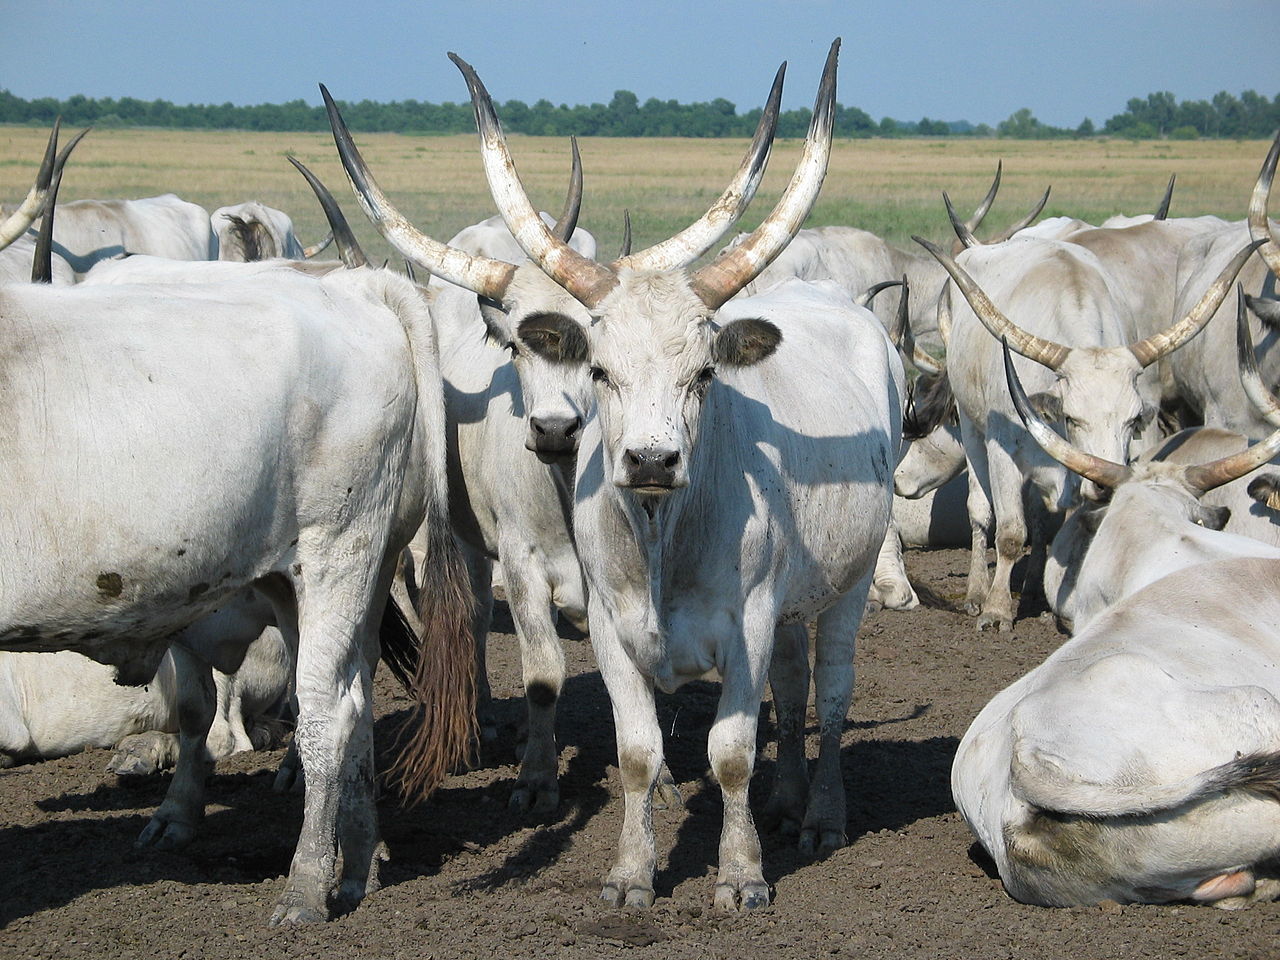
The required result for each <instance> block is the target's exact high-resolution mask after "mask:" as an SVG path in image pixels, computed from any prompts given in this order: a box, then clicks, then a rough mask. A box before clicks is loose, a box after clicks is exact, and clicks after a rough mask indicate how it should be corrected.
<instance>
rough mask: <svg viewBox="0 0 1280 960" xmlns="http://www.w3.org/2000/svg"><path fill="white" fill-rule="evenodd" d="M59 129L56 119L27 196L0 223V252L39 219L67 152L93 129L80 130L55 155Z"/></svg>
mask: <svg viewBox="0 0 1280 960" xmlns="http://www.w3.org/2000/svg"><path fill="white" fill-rule="evenodd" d="M61 129H62V118H61V117H58V118H57V119H56V120H54V121H53V129H52V130H51V131H50V132H49V142H48V144H47V145H46V146H45V148H44V157H43V159H42V160H41V161H40V170H39V172H38V173H37V174H36V181H35V184H34V185H33V186H32V187H31V189H30V190H28V191H27V196H26V198H25V199H24V200H23V201H22V203H21V204H20V205H19V206H18V209H17V210H15V211H14V212H13V213H12V214H10V215H9V217H8V218H7V219H6V220H5V221H4V223H0V250H3V249H4V248H5V247H7V246H8V245H9V244H11V243H13V241H15V240H17V239H18V238H19V237H20V236H22V235H23V234H24V233H26V231H27V228H28V227H30V226H31V224H32V223H34V222H35V219H36V217H38V216H40V211H41V210H43V209H44V207H45V203H46V201H47V200H48V197H49V193H50V189H51V187H52V184H53V181H54V180H55V179H56V178H58V177H61V176H62V170H63V168H64V167H65V166H66V163H67V158H68V157H69V156H71V151H72V150H74V149H75V148H76V144H78V143H79V142H80V141H81V140H83V139H84V135H85V134H86V133H88V132H89V131H90V130H92V129H93V128H92V127H87V128H86V129H84V130H81V131H80V132H79V133H77V134H76V135H75V137H74V138H72V140H71V142H70V143H68V144H67V145H66V146H65V147H63V148H62V152H60V153H59V152H58V131H59V130H61Z"/></svg>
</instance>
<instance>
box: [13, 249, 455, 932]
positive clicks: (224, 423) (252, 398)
mask: <svg viewBox="0 0 1280 960" xmlns="http://www.w3.org/2000/svg"><path fill="white" fill-rule="evenodd" d="M211 266H212V265H211ZM220 266H223V267H226V266H229V265H227V264H223V265H220ZM0 319H3V323H0V337H2V338H5V344H4V345H3V348H2V349H0V357H3V358H4V360H3V363H4V377H3V379H4V381H5V383H6V384H7V389H6V391H5V396H4V404H5V410H6V415H7V418H8V422H9V424H10V426H9V429H8V430H7V431H6V432H5V435H4V437H3V439H2V440H0V445H2V446H3V448H4V449H3V452H2V453H0V481H2V482H3V484H4V486H5V488H6V489H9V490H28V491H30V492H29V494H27V495H24V496H21V497H14V498H12V500H11V503H10V505H9V508H8V509H7V510H5V511H4V512H3V514H0V540H3V542H4V543H6V544H15V545H18V546H17V549H18V550H19V551H20V553H21V560H20V561H17V560H15V561H14V562H12V563H9V564H8V565H7V569H8V570H9V572H10V575H9V576H7V577H6V578H5V579H4V580H3V582H2V583H0V647H3V648H4V649H7V650H17V651H54V650H60V649H70V650H76V651H79V652H82V653H85V654H87V655H89V656H91V657H93V658H94V659H96V660H99V661H101V662H104V663H111V664H114V665H115V666H117V667H118V668H119V669H120V679H121V680H123V681H125V682H134V683H138V682H145V681H146V680H148V679H150V677H151V676H152V675H153V674H154V672H155V670H156V668H157V666H158V664H159V661H160V659H161V656H162V655H163V653H164V651H165V648H166V646H167V645H168V642H169V638H170V636H171V635H172V634H173V633H174V632H175V631H177V630H180V629H183V628H185V627H187V626H188V625H189V624H192V623H194V622H195V621H197V620H199V619H200V618H201V617H204V616H206V615H207V614H209V613H211V612H213V611H214V610H215V609H217V608H219V607H220V606H223V605H224V604H226V603H227V601H228V600H230V599H231V598H232V597H233V596H235V595H236V594H237V593H239V592H240V591H242V590H244V588H246V587H248V586H253V587H255V588H257V589H261V590H262V591H264V592H265V595H266V596H268V597H269V598H270V600H271V602H272V606H273V607H274V608H275V611H276V614H277V617H278V618H281V623H282V626H284V625H289V626H288V627H287V629H289V630H290V631H292V630H293V629H294V628H293V627H292V624H294V623H296V624H297V629H298V631H299V634H300V638H299V655H298V656H299V660H298V671H297V700H298V707H299V719H298V728H297V734H296V743H297V744H298V748H299V752H300V755H301V759H302V763H303V767H304V770H305V773H306V786H307V797H306V803H305V809H304V819H303V828H302V832H301V836H300V839H299V847H298V854H297V856H296V858H295V860H294V866H293V870H292V872H291V876H290V879H289V881H288V883H287V884H286V888H285V892H284V894H283V896H282V898H281V900H280V903H279V906H278V907H277V910H276V914H275V918H274V919H275V920H276V921H284V922H296V921H302V920H314V919H320V918H323V917H324V916H326V915H327V912H328V906H327V901H328V898H329V896H330V894H331V893H332V891H333V888H334V886H335V884H336V885H337V886H338V889H339V895H340V896H341V897H342V898H343V899H345V900H346V901H347V902H349V903H354V902H357V901H358V900H359V899H360V897H361V896H363V893H364V890H365V884H366V881H367V878H368V869H369V866H370V864H371V863H372V859H373V855H374V849H373V848H374V845H375V844H376V842H377V828H376V822H375V814H374V810H373V796H372V781H371V778H370V777H366V776H364V775H363V774H360V773H358V772H357V771H356V768H355V767H354V766H353V765H358V766H359V768H360V769H361V770H365V771H368V772H369V773H371V771H372V763H373V760H372V706H371V703H370V699H369V698H370V695H371V686H370V684H371V669H372V664H371V661H372V659H373V653H374V652H375V651H376V650H377V643H376V634H377V630H378V626H379V622H378V620H379V614H380V612H381V605H382V603H383V598H385V596H386V592H387V590H388V589H389V587H390V583H391V579H392V576H393V574H394V569H395V562H396V558H397V557H398V555H399V553H400V551H401V549H402V548H403V547H404V546H405V545H406V544H407V543H408V541H409V539H410V537H411V536H412V534H413V532H414V531H415V530H416V529H417V528H418V527H419V525H420V524H421V523H422V521H423V519H424V515H427V514H428V513H429V515H430V516H432V517H435V518H436V523H437V529H441V530H443V524H444V523H445V520H444V518H445V513H446V509H447V508H446V505H445V504H446V502H445V496H446V494H445V489H446V484H445V449H444V412H443V411H444V405H443V397H442V391H441V385H440V379H439V373H438V369H437V365H436V352H435V343H434V336H433V332H432V329H431V324H430V319H429V316H428V314H427V311H426V309H425V307H424V306H423V305H422V303H421V300H420V299H419V297H418V295H417V293H416V291H415V290H414V288H413V287H412V285H411V284H409V283H408V282H407V281H404V280H402V279H398V278H396V277H394V276H392V275H390V274H388V273H386V272H375V271H369V270H358V271H343V272H336V273H334V274H332V275H330V276H328V277H325V278H322V279H320V280H313V279H310V278H307V277H303V276H300V275H298V274H296V273H295V272H293V271H290V270H288V269H284V268H280V269H276V270H274V271H273V270H260V271H259V272H258V273H257V274H256V275H253V276H246V277H245V278H244V279H242V280H241V281H239V282H236V283H234V284H232V283H228V284H218V285H212V284H204V283H190V284H181V283H171V284H166V285H164V286H163V288H160V287H157V286H154V285H133V286H131V285H115V286H96V287H95V286H84V285H81V286H77V287H69V288H58V287H44V286H9V287H4V288H0ZM86 371H92V375H91V376H89V375H86ZM50 529H56V530H57V531H58V534H57V536H49V534H48V531H49V530H50ZM445 536H447V535H445ZM36 545H38V548H37V546H36ZM434 573H437V571H436V570H434V569H433V574H434ZM294 597H296V620H295V619H294V617H295V613H294V599H293V598H294ZM256 635H257V632H256V631H255V632H254V633H252V635H251V638H252V636H256ZM426 642H427V643H428V644H430V643H432V642H433V641H431V640H430V639H428V640H427V641H426ZM438 642H443V641H438ZM188 644H190V645H188ZM246 646H247V642H246V643H245V644H243V645H240V644H237V645H230V644H224V643H221V642H220V641H219V640H218V639H216V638H210V639H209V642H207V643H206V644H194V643H192V641H191V640H190V638H187V639H186V641H185V642H184V643H182V644H179V645H176V646H175V647H174V648H173V650H174V653H175V656H177V655H179V654H181V657H182V658H184V659H186V660H189V661H195V662H199V663H203V664H207V665H208V667H216V668H219V669H222V670H224V671H226V670H234V669H235V668H236V667H237V666H238V665H239V662H240V657H241V656H242V655H243V652H244V650H245V648H246ZM208 667H205V669H206V670H207V669H208ZM183 735H184V738H185V737H186V729H185V726H184V731H183ZM200 739H201V740H202V739H203V733H201V735H200ZM199 745H200V746H202V743H201V744H199ZM199 752H200V751H196V752H195V755H189V756H191V763H193V764H197V765H198V764H199V762H200V761H201V757H200V756H199ZM184 754H185V751H184ZM194 772H195V771H194V770H190V771H187V774H186V777H185V779H184V775H183V770H182V767H181V766H180V768H179V774H177V775H175V778H174V787H173V788H171V791H170V795H169V796H168V797H167V798H166V801H165V803H164V804H162V806H161V807H160V809H159V810H158V811H157V812H156V815H155V817H154V818H153V820H152V823H151V824H150V825H149V826H148V828H147V830H146V831H144V834H143V838H142V842H144V843H155V842H160V843H161V844H162V845H163V844H164V843H165V842H170V841H171V842H181V841H183V840H185V839H189V837H190V834H191V831H192V830H193V828H194V824H195V823H196V822H197V821H198V820H199V818H200V815H201V812H202V809H203V794H202V789H203V787H202V778H199V777H196V776H194ZM180 783H181V784H182V785H183V790H184V791H185V792H180V794H179V795H177V796H175V792H174V791H175V789H176V788H178V786H179V784H180ZM340 792H341V794H342V796H343V800H342V802H343V805H344V809H345V815H344V818H343V819H342V821H341V822H339V820H338V818H337V804H338V796H339V793H340ZM166 838H167V839H166ZM339 840H341V842H342V844H343V854H344V856H343V862H344V868H343V871H344V872H343V875H342V876H341V877H336V876H334V875H333V869H334V867H333V864H334V855H335V852H336V845H337V843H338V842H339Z"/></svg>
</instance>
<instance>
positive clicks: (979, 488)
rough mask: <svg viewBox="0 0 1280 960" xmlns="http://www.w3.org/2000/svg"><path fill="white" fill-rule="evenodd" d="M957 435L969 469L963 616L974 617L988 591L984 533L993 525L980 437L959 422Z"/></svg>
mask: <svg viewBox="0 0 1280 960" xmlns="http://www.w3.org/2000/svg"><path fill="white" fill-rule="evenodd" d="M960 426H961V435H962V437H963V438H964V449H965V458H966V462H967V463H968V466H969V495H968V498H967V500H966V507H967V508H968V513H969V530H970V544H971V546H970V553H969V582H968V586H967V587H966V588H965V596H964V610H965V613H968V614H971V615H973V616H977V615H978V614H979V613H980V612H981V611H982V602H983V600H984V599H986V596H987V593H988V591H989V590H990V589H991V579H990V577H989V576H988V574H987V533H988V532H989V531H990V530H991V528H992V525H993V516H994V515H993V513H992V510H991V497H990V495H989V494H988V491H989V490H990V489H991V483H990V479H989V475H988V470H987V452H986V448H985V446H984V444H983V442H982V438H981V437H978V436H976V435H975V434H974V433H973V432H972V429H971V428H969V427H968V426H967V425H966V421H964V420H963V419H962V420H961V425H960Z"/></svg>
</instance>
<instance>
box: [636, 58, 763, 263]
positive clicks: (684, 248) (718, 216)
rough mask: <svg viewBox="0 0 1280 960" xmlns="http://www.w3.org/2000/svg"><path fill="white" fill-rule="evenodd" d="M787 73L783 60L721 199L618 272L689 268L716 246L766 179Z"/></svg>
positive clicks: (637, 255)
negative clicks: (627, 269) (753, 132)
mask: <svg viewBox="0 0 1280 960" xmlns="http://www.w3.org/2000/svg"><path fill="white" fill-rule="evenodd" d="M786 72H787V64H786V62H785V61H784V62H783V64H782V66H780V67H778V72H777V73H776V74H775V75H774V78H773V87H772V88H770V90H769V98H768V100H766V101H765V105H764V110H763V111H762V112H761V114H760V122H759V123H758V124H756V133H755V136H754V137H752V139H751V145H750V146H749V147H748V148H747V155H746V156H745V157H744V158H743V160H742V165H741V166H740V167H738V172H737V173H736V174H735V175H734V177H733V180H732V181H731V182H730V184H729V186H728V187H727V188H726V189H725V191H724V193H722V194H720V197H719V199H718V200H716V202H715V203H713V204H712V205H711V207H710V208H709V209H708V210H707V212H706V213H704V214H703V215H702V217H701V218H700V219H699V220H698V221H697V222H695V223H692V224H690V225H689V226H687V227H685V228H684V229H683V230H681V231H680V232H679V233H677V234H676V235H675V236H673V237H669V238H668V239H666V240H663V241H662V242H660V243H656V244H654V245H653V246H651V247H646V248H645V249H644V250H641V251H640V252H639V253H634V254H632V255H630V256H623V257H620V258H619V259H618V260H617V261H615V262H614V264H613V268H614V269H615V270H620V269H622V268H623V267H630V268H631V269H632V270H653V271H659V270H671V269H674V268H675V267H683V266H687V265H688V264H690V263H693V261H695V260H697V259H698V258H699V257H700V256H702V255H703V254H704V253H706V252H707V251H708V250H710V249H711V248H712V247H714V246H715V245H716V244H717V243H718V242H719V241H720V238H721V237H723V236H724V235H725V234H726V233H728V232H729V230H730V229H731V228H732V227H733V225H734V224H735V223H737V222H738V220H739V218H741V216H742V214H743V213H744V212H745V211H746V209H747V205H748V204H749V203H751V200H752V198H753V197H754V196H755V195H756V189H757V188H758V187H759V186H760V181H761V180H762V179H763V178H764V169H765V166H766V165H767V164H768V163H769V151H770V150H772V149H773V135H774V132H775V131H776V130H777V127H778V110H779V108H780V107H781V105H782V79H783V77H784V76H785V75H786Z"/></svg>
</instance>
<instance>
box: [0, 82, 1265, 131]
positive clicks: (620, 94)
mask: <svg viewBox="0 0 1280 960" xmlns="http://www.w3.org/2000/svg"><path fill="white" fill-rule="evenodd" d="M342 112H343V116H344V117H345V118H346V120H347V123H348V124H349V125H350V126H351V127H352V129H354V130H361V131H368V132H373V131H394V132H397V133H424V134H428V133H439V134H444V133H466V132H469V131H471V130H473V129H474V126H473V120H472V113H471V104H469V103H423V102H420V101H418V100H396V101H392V102H391V103H375V102H373V101H371V100H361V101H359V102H358V103H344V104H342ZM499 114H500V116H501V117H502V122H503V125H504V127H505V128H506V129H507V130H508V131H510V132H512V133H525V134H533V135H545V136H567V135H569V134H577V135H578V136H603V137H746V136H750V135H751V133H752V132H753V131H754V130H755V126H756V123H757V122H758V121H759V119H760V108H759V107H757V108H755V109H752V110H748V111H746V112H745V113H741V114H739V113H738V112H737V108H736V107H735V106H734V104H732V103H731V102H730V101H728V100H725V99H723V98H717V99H715V100H712V101H710V102H709V103H679V102H677V101H675V100H658V99H656V98H650V99H648V100H646V101H645V102H644V103H641V102H640V100H639V98H638V97H637V96H636V95H635V94H634V93H632V92H631V91H629V90H619V91H617V92H616V93H614V95H613V99H612V100H610V101H609V102H608V103H607V104H604V103H593V104H590V105H584V104H579V105H577V106H572V107H571V106H568V105H566V104H560V105H559V106H556V105H554V104H552V103H551V102H550V101H549V100H539V101H538V102H537V103H534V104H533V105H529V104H526V103H524V102H523V101H520V100H508V101H507V102H506V103H503V104H500V105H499ZM58 115H61V116H62V118H63V119H64V120H65V121H66V122H67V123H69V124H73V125H81V126H83V125H89V124H93V125H95V126H100V127H114V126H121V127H134V126H138V127H171V128H180V129H202V130H228V129H235V130H272V131H282V132H283V131H294V130H316V131H320V130H327V129H328V127H329V124H328V122H327V120H326V119H325V115H324V110H323V108H321V107H313V106H309V105H308V104H307V103H305V102H304V101H302V100H290V101H289V102H288V103H279V104H275V103H263V104H257V105H254V106H235V105H234V104H230V103H224V104H221V105H215V104H187V105H179V104H174V103H170V102H169V101H168V100H150V101H146V100H137V99H135V98H133V97H120V98H119V99H116V98H113V97H103V98H93V97H85V96H81V95H79V94H77V95H75V96H73V97H69V98H67V99H66V100H57V99H55V98H53V97H41V98H39V99H36V100H24V99H22V98H21V97H17V96H14V95H13V94H12V93H10V92H9V91H7V90H0V123H42V124H43V123H49V122H52V120H53V118H54V117H56V116H58ZM809 118H810V111H809V110H808V109H800V110H788V111H785V112H784V113H782V114H781V116H780V117H779V119H778V135H779V136H782V137H802V136H804V133H805V131H806V130H807V129H808V126H809ZM1277 127H1280V94H1277V95H1276V96H1275V97H1274V98H1273V99H1271V100H1268V99H1267V98H1266V97H1264V96H1261V95H1260V94H1258V93H1255V92H1254V91H1252V90H1246V91H1245V92H1244V93H1243V94H1241V95H1240V97H1238V98H1237V97H1235V96H1233V95H1231V94H1229V93H1226V92H1225V91H1224V92H1222V93H1219V94H1217V95H1215V96H1214V97H1213V99H1212V100H1184V101H1182V102H1178V100H1177V99H1176V98H1175V97H1174V95H1173V94H1172V93H1169V92H1167V91H1166V92H1163V93H1152V94H1148V95H1147V97H1146V99H1145V100H1144V99H1141V98H1138V97H1135V98H1133V99H1132V100H1130V101H1129V102H1128V105H1127V106H1126V109H1125V111H1124V112H1123V113H1119V114H1116V115H1115V116H1114V117H1112V118H1111V119H1109V120H1107V121H1106V123H1105V124H1104V125H1103V127H1102V129H1101V130H1098V129H1097V128H1096V127H1095V126H1094V123H1093V121H1092V120H1089V119H1087V118H1086V119H1085V120H1084V121H1083V122H1082V123H1081V124H1080V125H1079V126H1078V127H1076V128H1074V129H1070V128H1065V127H1053V126H1049V125H1048V124H1043V123H1041V122H1040V121H1039V120H1037V119H1036V118H1035V116H1033V115H1032V113H1031V110H1030V109H1027V108H1023V109H1021V110H1018V111H1016V112H1015V113H1014V114H1012V115H1011V116H1010V117H1009V118H1008V119H1007V120H1003V121H1001V122H1000V123H998V124H997V125H996V126H995V127H994V128H993V127H990V126H988V125H987V124H985V123H979V124H972V123H969V122H968V121H964V120H959V121H948V120H932V119H930V118H928V117H922V118H921V119H920V120H906V121H902V120H895V119H893V118H892V117H884V118H883V119H882V120H880V121H879V122H878V123H877V122H876V121H875V120H873V119H872V118H871V117H870V115H868V114H867V113H866V112H865V111H863V110H859V109H858V108H857V107H845V106H840V105H837V107H836V135H837V136H841V137H1008V138H1011V139H1053V138H1066V137H1091V136H1096V135H1098V134H1106V135H1109V136H1121V137H1129V138H1133V139H1155V138H1174V139H1193V138H1198V137H1249V138H1262V137H1269V136H1271V134H1272V133H1273V132H1274V131H1275V130H1276V128H1277Z"/></svg>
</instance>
